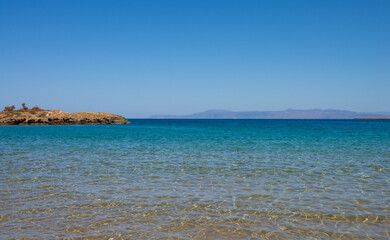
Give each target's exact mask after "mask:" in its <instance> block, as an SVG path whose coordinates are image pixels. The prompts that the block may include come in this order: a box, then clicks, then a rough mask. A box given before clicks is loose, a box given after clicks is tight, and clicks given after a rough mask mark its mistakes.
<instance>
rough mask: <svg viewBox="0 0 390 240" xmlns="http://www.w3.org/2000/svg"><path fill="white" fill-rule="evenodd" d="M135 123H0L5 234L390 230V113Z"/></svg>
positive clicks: (313, 235)
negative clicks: (360, 117)
mask: <svg viewBox="0 0 390 240" xmlns="http://www.w3.org/2000/svg"><path fill="white" fill-rule="evenodd" d="M130 121H131V124H130V125H89V126H0V162H1V165H0V238H1V239H9V238H31V239H48V238H49V239H53V238H54V239H55V238H80V239H84V238H88V239H94V238H96V239H108V238H114V239H122V238H123V239H140V238H148V239H161V238H168V239H388V238H390V233H389V231H390V121H386V120H383V121H381V120H375V121H370V120H136V119H135V120H130Z"/></svg>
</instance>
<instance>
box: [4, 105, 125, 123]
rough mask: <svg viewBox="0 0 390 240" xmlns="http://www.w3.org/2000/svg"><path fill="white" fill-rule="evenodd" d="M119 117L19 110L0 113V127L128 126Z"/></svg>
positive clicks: (123, 119) (101, 114) (104, 114)
mask: <svg viewBox="0 0 390 240" xmlns="http://www.w3.org/2000/svg"><path fill="white" fill-rule="evenodd" d="M129 123H130V122H129V121H128V120H127V119H126V118H124V117H122V116H119V115H115V114H112V113H105V112H76V113H72V114H69V113H68V112H63V111H61V110H43V109H39V108H36V109H34V108H33V109H20V110H13V109H12V110H4V111H3V112H0V125H81V124H129Z"/></svg>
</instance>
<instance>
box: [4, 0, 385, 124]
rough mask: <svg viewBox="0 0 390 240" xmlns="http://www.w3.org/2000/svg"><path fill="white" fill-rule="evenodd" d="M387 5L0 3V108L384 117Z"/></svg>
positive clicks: (137, 114) (135, 114) (131, 114)
mask: <svg viewBox="0 0 390 240" xmlns="http://www.w3.org/2000/svg"><path fill="white" fill-rule="evenodd" d="M389 12H390V1H385V0H376V1H368V0H367V1H363V0H356V1H336V0H331V1H303V0H302V1H284V0H279V1H245V2H242V1H147V2H146V1H115V2H113V1H74V0H69V1H41V0H37V1H24V0H20V1H19V0H18V1H4V0H0V104H1V106H0V107H4V106H5V105H17V104H20V103H22V102H26V103H27V105H28V106H31V107H32V106H33V105H38V106H40V107H42V108H48V109H61V110H64V111H69V112H77V111H104V112H112V113H116V114H120V115H123V116H125V117H128V118H142V117H150V116H151V115H159V114H161V115H171V114H175V115H189V114H192V113H196V112H202V111H205V110H208V109H227V110H232V111H283V110H286V109H291V108H293V109H340V110H349V111H356V112H390V105H389V103H390V94H389V92H390V44H389V42H390V27H389V26H390V14H388V13H389Z"/></svg>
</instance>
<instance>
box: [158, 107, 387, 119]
mask: <svg viewBox="0 0 390 240" xmlns="http://www.w3.org/2000/svg"><path fill="white" fill-rule="evenodd" d="M372 117H390V113H385V112H380V113H359V112H352V111H345V110H337V109H308V110H298V109H287V110H284V111H246V112H233V111H229V110H216V109H212V110H208V111H205V112H199V113H194V114H191V115H181V116H180V115H154V116H151V118H154V119H354V118H372Z"/></svg>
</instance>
